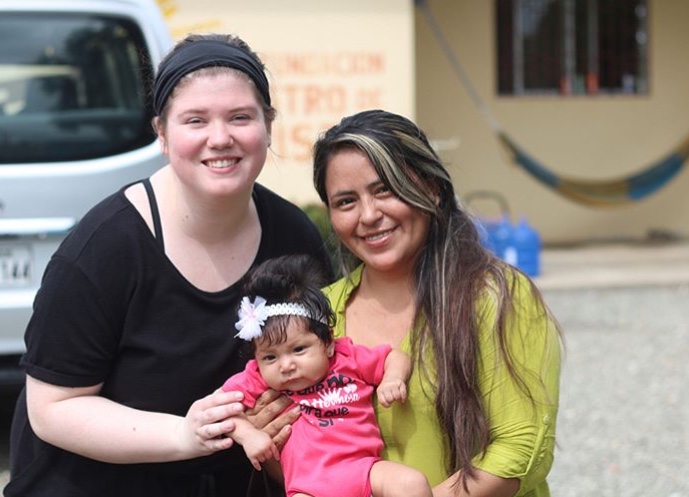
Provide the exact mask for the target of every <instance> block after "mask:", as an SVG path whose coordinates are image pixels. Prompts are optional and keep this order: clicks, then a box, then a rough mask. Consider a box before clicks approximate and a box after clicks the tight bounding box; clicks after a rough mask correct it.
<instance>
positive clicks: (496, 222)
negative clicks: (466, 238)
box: [477, 215, 516, 264]
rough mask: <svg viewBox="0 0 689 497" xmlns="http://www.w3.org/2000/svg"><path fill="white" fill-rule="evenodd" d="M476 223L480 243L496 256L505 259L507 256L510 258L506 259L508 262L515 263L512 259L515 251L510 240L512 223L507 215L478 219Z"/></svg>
mask: <svg viewBox="0 0 689 497" xmlns="http://www.w3.org/2000/svg"><path fill="white" fill-rule="evenodd" d="M477 225H478V231H479V237H480V239H481V244H482V245H483V246H484V247H486V248H487V249H488V250H490V251H491V252H492V253H493V254H494V255H495V256H496V257H499V258H500V259H503V260H506V257H507V258H508V259H510V260H509V261H508V262H510V264H516V261H514V259H515V257H516V252H515V250H514V242H513V240H512V223H511V222H510V220H509V217H508V216H507V215H503V216H501V217H500V218H498V219H480V220H478V223H477Z"/></svg>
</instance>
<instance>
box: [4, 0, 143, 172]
mask: <svg viewBox="0 0 689 497" xmlns="http://www.w3.org/2000/svg"><path fill="white" fill-rule="evenodd" d="M149 61H150V57H149V54H148V51H147V48H146V44H145V43H144V37H143V34H142V33H141V31H140V29H139V28H138V27H137V25H136V24H135V23H134V22H133V21H131V20H129V19H127V18H123V17H115V16H113V17H108V16H95V15H84V14H60V15H51V16H43V15H38V14H30V13H26V14H22V13H9V14H3V16H2V17H1V18H0V166H1V165H2V164H18V163H25V164H26V163H46V162H61V161H74V160H86V159H93V158H99V157H105V156H109V155H115V154H120V153H124V152H128V151H131V150H135V149H137V148H140V147H142V146H144V145H147V144H149V143H151V142H153V140H154V138H155V137H154V135H153V132H152V130H151V126H150V121H151V117H152V115H151V110H150V108H149V107H148V106H147V103H146V101H147V98H146V97H147V93H148V88H149V85H150V81H151V77H152V73H153V68H152V66H151V64H150V62H149Z"/></svg>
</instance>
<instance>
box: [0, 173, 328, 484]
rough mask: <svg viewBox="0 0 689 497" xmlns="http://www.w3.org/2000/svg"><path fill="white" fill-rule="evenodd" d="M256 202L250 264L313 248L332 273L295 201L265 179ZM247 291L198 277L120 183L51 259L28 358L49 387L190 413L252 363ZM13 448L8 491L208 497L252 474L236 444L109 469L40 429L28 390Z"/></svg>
mask: <svg viewBox="0 0 689 497" xmlns="http://www.w3.org/2000/svg"><path fill="white" fill-rule="evenodd" d="M254 200H255V203H256V207H257V210H258V215H259V219H260V222H261V228H262V235H261V242H260V246H259V250H258V254H257V256H256V259H255V261H254V263H253V264H254V265H257V264H260V263H261V262H263V261H265V260H267V259H270V258H272V257H277V256H279V255H283V254H291V253H307V254H311V255H313V256H314V257H315V258H316V259H317V260H319V261H322V263H323V264H325V265H326V266H327V268H328V270H330V266H329V262H328V255H327V252H326V250H325V247H324V244H323V242H322V240H321V238H320V235H319V234H318V231H317V230H316V228H315V226H314V225H313V224H312V223H311V222H310V221H309V219H308V218H307V217H306V215H305V214H304V213H303V212H302V211H301V210H300V209H299V208H297V207H296V206H294V205H293V204H290V203H289V202H287V201H285V200H283V199H281V198H280V197H278V196H277V195H275V194H274V193H272V192H270V191H269V190H267V189H265V188H263V187H261V186H260V185H256V187H255V189H254ZM239 291H240V288H239V285H238V284H235V285H232V286H231V287H230V288H227V289H225V290H222V291H220V292H205V291H201V290H199V289H198V288H196V287H194V286H193V285H192V284H190V283H189V281H187V280H186V279H185V278H184V277H183V276H182V275H181V274H180V273H179V271H178V270H177V269H176V268H175V267H174V266H173V264H172V263H171V262H170V260H169V259H168V258H167V257H166V256H165V254H164V251H163V249H162V247H161V246H160V244H159V243H158V241H157V240H156V238H155V237H154V236H153V234H152V233H151V231H150V230H149V228H148V226H147V225H146V223H145V222H144V220H143V219H142V218H141V216H140V215H139V213H138V211H137V210H136V208H134V206H133V205H132V204H131V203H130V202H129V201H128V200H127V199H126V198H125V196H124V189H122V190H121V191H119V192H118V193H116V194H114V195H112V196H110V197H108V198H107V199H105V200H104V201H102V202H101V203H100V204H98V205H97V206H96V207H94V208H93V209H92V210H91V211H90V212H89V213H88V214H87V215H86V216H85V217H84V218H83V220H82V221H81V222H80V223H79V225H78V226H77V227H76V228H75V229H74V231H73V232H72V233H71V234H70V235H69V236H68V237H67V239H65V241H64V242H63V243H62V245H61V246H60V248H59V249H58V250H57V252H56V253H55V254H54V256H53V257H52V259H51V261H50V263H49V264H48V267H47V269H46V272H45V274H44V276H43V281H42V284H41V288H40V290H39V292H38V294H37V296H36V301H35V304H34V313H33V316H32V318H31V320H30V322H29V325H28V328H27V331H26V336H25V340H26V345H27V352H26V353H25V354H24V357H23V358H22V364H23V366H24V367H25V369H26V372H27V373H28V374H30V375H31V376H32V377H34V378H37V379H39V380H42V381H45V382H48V383H52V384H55V385H61V386H68V387H83V386H90V385H95V384H98V383H103V388H102V391H101V395H102V396H104V397H107V398H109V399H112V400H114V401H116V402H118V403H121V404H123V405H126V406H130V407H133V408H136V409H142V410H146V411H156V412H166V413H171V414H176V415H184V414H185V413H186V412H187V411H188V409H189V407H190V405H191V404H192V403H193V402H194V401H196V400H198V399H200V398H202V397H203V396H205V395H207V394H209V393H211V392H213V391H214V390H215V389H217V388H218V387H220V386H221V385H222V384H223V382H224V381H225V379H227V378H228V377H229V376H231V375H232V374H234V373H236V372H238V371H240V370H242V369H243V367H244V365H245V363H246V361H247V359H248V357H247V356H246V353H244V352H243V350H244V349H243V347H242V346H241V345H242V343H243V341H242V340H240V339H238V338H235V337H234V335H235V333H236V330H235V329H234V323H235V322H236V320H237V317H236V309H237V305H238V303H239V299H240V298H241V295H240V293H239ZM10 444H11V447H10V456H11V457H10V458H11V461H10V465H11V468H10V469H11V475H12V476H11V483H10V484H9V485H8V486H7V487H6V488H5V495H6V496H8V497H9V496H22V497H28V496H50V497H61V496H65V497H66V496H70V497H82V496H83V497H94V496H132V497H135V496H147V497H152V496H161V497H162V496H165V497H174V496H187V495H199V494H203V491H202V489H205V492H206V493H205V494H206V495H218V496H220V495H223V496H228V495H242V496H243V495H244V494H245V491H246V488H245V487H246V480H247V479H248V477H249V474H250V472H251V470H250V465H249V464H248V462H247V460H246V456H245V455H244V452H243V450H242V449H241V447H238V446H236V447H233V448H232V449H230V450H228V451H225V452H223V453H219V454H215V455H213V456H209V457H204V458H199V459H194V460H191V461H181V462H174V463H158V464H137V465H115V464H104V463H100V462H97V461H93V460H90V459H87V458H84V457H81V456H77V455H75V454H72V453H69V452H66V451H63V450H61V449H58V448H56V447H54V446H52V445H49V444H46V443H45V442H43V441H41V440H40V439H38V438H37V437H36V436H35V434H34V433H33V431H32V430H31V427H30V426H29V423H28V420H27V414H26V401H25V396H24V395H23V394H22V395H21V396H20V399H19V402H18V405H17V409H16V412H15V419H14V422H13V426H12V433H11V440H10ZM214 473H215V475H213V474H214ZM216 476H217V477H216ZM213 488H215V491H213V490H212V489H213ZM228 492H229V493H228Z"/></svg>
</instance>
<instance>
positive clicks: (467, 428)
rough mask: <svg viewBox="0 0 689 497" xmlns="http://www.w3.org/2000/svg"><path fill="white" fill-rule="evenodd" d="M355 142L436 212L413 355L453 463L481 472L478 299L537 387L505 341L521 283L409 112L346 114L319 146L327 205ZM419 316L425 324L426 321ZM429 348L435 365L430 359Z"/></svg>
mask: <svg viewBox="0 0 689 497" xmlns="http://www.w3.org/2000/svg"><path fill="white" fill-rule="evenodd" d="M346 149H356V150H359V151H361V152H363V153H364V154H366V156H367V157H368V158H369V160H370V162H371V164H372V165H373V167H374V168H375V171H376V173H377V174H378V176H379V178H380V179H381V181H382V182H383V183H384V184H385V186H386V187H388V188H389V189H390V191H392V192H393V193H395V194H396V195H397V196H398V197H399V198H400V199H401V200H402V201H404V202H406V203H407V204H409V205H411V206H413V207H415V208H417V209H420V210H422V211H424V212H426V213H428V214H429V217H430V226H429V233H428V238H427V240H426V245H425V247H424V250H423V251H422V254H421V256H420V257H419V260H418V261H417V263H416V267H415V269H414V282H415V305H416V309H415V322H416V323H417V325H418V326H416V327H415V330H418V331H417V332H415V333H414V334H413V336H412V355H413V358H414V364H415V365H417V367H419V368H420V369H421V373H422V374H423V375H425V376H426V378H427V379H434V380H435V381H431V382H430V384H435V385H436V391H435V406H436V412H437V415H438V418H439V421H440V425H441V427H442V428H443V430H444V431H445V433H446V435H447V436H448V438H449V448H450V454H449V457H448V460H447V463H448V468H447V469H448V471H449V472H450V473H451V474H452V473H455V472H456V471H461V475H462V479H461V481H462V483H463V485H464V486H465V488H466V482H467V478H471V477H473V476H474V475H475V469H474V467H473V465H472V459H473V458H474V457H475V456H476V455H478V454H480V453H482V452H485V450H486V448H487V447H488V444H489V443H490V441H491V440H490V426H489V422H488V418H487V414H486V410H485V406H484V405H483V402H482V396H481V391H480V385H479V373H478V372H479V367H480V363H479V362H480V359H479V357H480V356H479V329H480V328H481V327H482V326H485V323H484V322H483V320H485V319H486V316H483V315H480V312H481V311H480V306H479V305H477V304H478V302H479V300H480V299H481V298H485V297H486V295H487V294H488V295H491V296H493V300H494V301H495V307H496V311H495V313H496V319H495V325H494V333H495V335H496V337H497V343H498V349H499V351H500V352H499V354H500V357H501V359H502V361H503V363H504V365H505V366H506V368H507V370H508V372H509V374H510V376H511V377H512V378H513V380H514V381H515V383H516V384H517V385H518V386H519V387H520V388H521V390H522V391H523V392H524V394H525V395H526V396H527V397H529V398H530V399H531V401H532V402H535V400H534V396H533V395H532V392H529V389H528V388H527V386H526V383H525V382H524V378H523V377H522V376H521V373H520V372H519V371H518V369H517V368H516V367H515V364H514V360H513V359H512V358H511V357H510V354H509V352H508V347H507V331H508V330H507V326H506V320H507V318H508V316H509V315H510V313H511V312H513V309H512V295H513V294H514V292H515V288H514V285H515V284H516V281H517V278H516V277H515V273H514V271H516V270H515V269H514V268H511V267H510V266H507V265H506V264H504V263H503V262H502V261H500V260H499V259H497V258H496V257H494V256H493V255H492V254H491V253H490V252H489V251H487V250H486V249H485V248H484V247H483V246H482V245H481V242H480V238H479V233H478V230H477V228H476V223H475V220H474V219H473V217H472V216H471V215H470V213H469V212H468V211H467V210H465V209H463V208H461V206H460V204H459V201H458V199H457V196H456V194H455V190H454V187H453V184H452V181H451V178H450V175H449V173H448V171H447V169H446V168H445V167H444V166H443V164H442V162H441V160H440V158H439V157H438V155H437V154H436V153H435V151H434V150H433V148H432V147H431V145H430V143H429V142H428V139H427V138H426V135H425V134H424V132H423V131H422V130H421V129H419V127H418V126H417V125H416V124H414V123H413V122H412V121H410V120H409V119H407V118H405V117H403V116H399V115H396V114H392V113H389V112H385V111H382V110H372V111H365V112H361V113H358V114H355V115H353V116H350V117H346V118H344V119H342V121H341V122H340V123H339V124H338V125H336V126H333V127H332V128H330V129H329V130H328V131H327V132H326V133H324V134H323V135H322V136H321V137H320V138H319V140H318V141H317V142H316V144H315V146H314V185H315V188H316V190H317V191H318V194H319V195H320V198H321V200H323V202H324V203H325V204H326V205H328V198H327V192H326V188H325V183H326V175H327V167H328V162H329V160H330V158H331V157H332V156H333V155H334V154H336V153H338V152H340V151H342V150H346ZM341 251H342V252H343V254H344V257H343V261H342V262H343V265H344V269H345V270H346V271H351V270H352V269H353V267H354V265H355V264H358V263H359V262H360V261H358V260H357V259H356V258H355V257H353V255H352V254H351V253H349V252H348V251H347V250H346V249H344V248H343V247H341ZM531 291H532V292H533V294H534V296H535V298H536V301H537V302H538V304H539V306H540V307H541V309H542V310H543V312H544V313H548V311H547V308H546V306H545V304H544V302H543V300H542V297H541V295H540V293H539V292H538V290H537V289H536V287H535V286H534V285H533V284H531ZM421 324H425V325H423V326H420V325H421ZM429 348H431V349H432V350H433V354H434V355H433V357H434V359H435V370H434V371H432V370H431V369H432V368H431V366H429V364H427V363H426V361H425V360H424V358H425V357H426V351H427V350H428V349H429Z"/></svg>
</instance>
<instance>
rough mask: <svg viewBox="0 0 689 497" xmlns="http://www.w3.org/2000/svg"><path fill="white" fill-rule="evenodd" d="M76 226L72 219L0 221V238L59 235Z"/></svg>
mask: <svg viewBox="0 0 689 497" xmlns="http://www.w3.org/2000/svg"><path fill="white" fill-rule="evenodd" d="M76 224H77V221H76V219H74V218H72V217H38V218H15V219H0V236H27V235H36V236H47V235H61V234H65V233H67V232H68V231H69V230H71V229H72V228H73V227H74V226H75V225H76Z"/></svg>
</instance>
